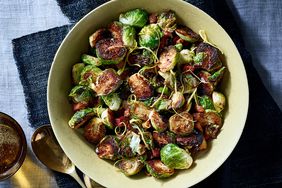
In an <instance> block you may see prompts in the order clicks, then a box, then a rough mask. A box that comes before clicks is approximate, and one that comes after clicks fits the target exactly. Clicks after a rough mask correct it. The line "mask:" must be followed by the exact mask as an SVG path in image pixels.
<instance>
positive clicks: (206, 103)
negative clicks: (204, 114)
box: [198, 95, 215, 110]
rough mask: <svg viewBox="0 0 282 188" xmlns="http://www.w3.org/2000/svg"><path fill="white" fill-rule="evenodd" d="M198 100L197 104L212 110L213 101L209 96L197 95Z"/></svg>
mask: <svg viewBox="0 0 282 188" xmlns="http://www.w3.org/2000/svg"><path fill="white" fill-rule="evenodd" d="M198 102H199V105H201V106H202V107H203V108H204V109H205V110H208V109H210V110H214V109H215V108H214V104H213V101H212V99H211V98H210V97H208V96H207V95H204V96H201V97H200V96H198Z"/></svg>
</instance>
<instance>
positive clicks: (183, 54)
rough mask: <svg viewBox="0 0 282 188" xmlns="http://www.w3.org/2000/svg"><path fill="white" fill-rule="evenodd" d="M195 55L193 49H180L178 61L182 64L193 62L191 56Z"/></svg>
mask: <svg viewBox="0 0 282 188" xmlns="http://www.w3.org/2000/svg"><path fill="white" fill-rule="evenodd" d="M194 56H195V52H194V51H192V50H191V51H190V50H188V49H183V50H181V51H180V62H181V63H182V64H189V63H192V62H193V58H194Z"/></svg>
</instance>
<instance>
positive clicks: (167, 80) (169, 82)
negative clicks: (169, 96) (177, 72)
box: [158, 71, 176, 90]
mask: <svg viewBox="0 0 282 188" xmlns="http://www.w3.org/2000/svg"><path fill="white" fill-rule="evenodd" d="M158 73H159V75H160V76H161V77H162V78H163V79H164V85H166V86H168V87H169V88H170V89H172V90H174V85H175V82H176V80H175V76H173V75H172V74H171V72H161V71H159V72H158Z"/></svg>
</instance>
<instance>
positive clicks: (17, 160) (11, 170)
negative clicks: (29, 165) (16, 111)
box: [0, 112, 27, 181]
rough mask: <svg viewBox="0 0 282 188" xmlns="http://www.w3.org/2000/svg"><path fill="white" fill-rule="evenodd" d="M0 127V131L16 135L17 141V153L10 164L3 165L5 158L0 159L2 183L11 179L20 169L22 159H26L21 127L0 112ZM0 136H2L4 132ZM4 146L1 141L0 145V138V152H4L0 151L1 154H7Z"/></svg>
mask: <svg viewBox="0 0 282 188" xmlns="http://www.w3.org/2000/svg"><path fill="white" fill-rule="evenodd" d="M0 126H1V127H0V128H1V129H2V130H4V129H5V131H10V132H11V133H12V134H16V136H17V141H18V142H17V148H18V151H17V152H16V157H14V158H13V160H12V162H11V163H10V164H9V165H4V162H3V161H4V159H5V157H3V159H1V158H0V160H3V161H2V162H1V161H0V181H3V180H5V179H7V178H9V177H11V176H12V175H14V174H15V173H16V172H17V171H18V170H19V169H20V167H21V166H22V164H23V162H24V159H25V157H26V151H27V144H26V137H25V134H24V132H23V130H22V128H21V126H20V125H19V124H18V122H17V121H16V120H14V119H13V118H12V117H10V116H9V115H7V114H5V113H2V112H0ZM10 128H11V129H10ZM0 131H1V130H0ZM0 134H1V133H0ZM2 134H3V135H4V132H3V133H2ZM14 136H15V135H14ZM2 138H4V137H3V136H2ZM5 144H6V142H3V140H2V143H1V138H0V150H4V152H3V151H1V152H3V153H5V152H8V151H6V150H5V149H7V148H6V146H7V145H5ZM1 147H2V148H1ZM12 152H13V151H12ZM3 153H2V154H3ZM0 156H1V154H0ZM2 156H4V155H2ZM2 163H3V164H2ZM2 165H3V166H2Z"/></svg>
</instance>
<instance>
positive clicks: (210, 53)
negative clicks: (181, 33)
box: [196, 42, 222, 71]
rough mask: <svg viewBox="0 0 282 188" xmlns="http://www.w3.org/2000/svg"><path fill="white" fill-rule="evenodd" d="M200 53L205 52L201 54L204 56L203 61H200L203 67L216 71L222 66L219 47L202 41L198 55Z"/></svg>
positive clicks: (197, 51)
mask: <svg viewBox="0 0 282 188" xmlns="http://www.w3.org/2000/svg"><path fill="white" fill-rule="evenodd" d="M200 53H202V54H203V55H201V56H204V57H203V59H202V62H199V63H201V68H203V69H205V70H207V71H214V70H217V69H219V68H220V67H221V66H222V62H221V60H220V51H219V50H218V49H217V48H215V47H213V46H211V45H209V44H207V43H205V42H202V43H200V44H199V45H198V47H197V49H196V56H197V55H198V54H200Z"/></svg>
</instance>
